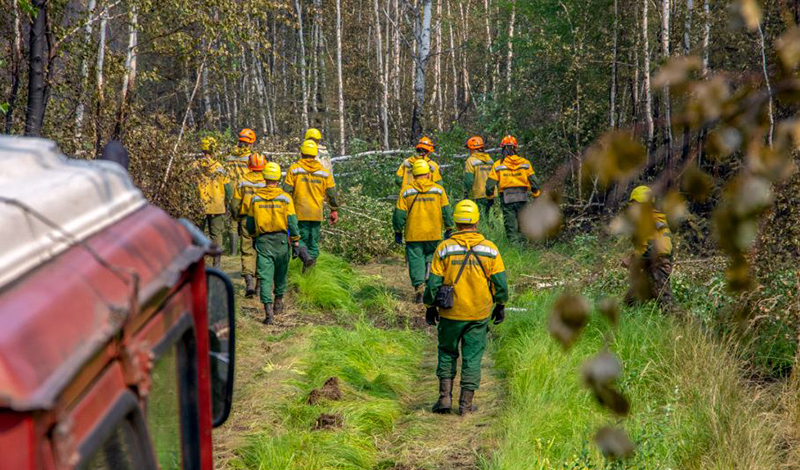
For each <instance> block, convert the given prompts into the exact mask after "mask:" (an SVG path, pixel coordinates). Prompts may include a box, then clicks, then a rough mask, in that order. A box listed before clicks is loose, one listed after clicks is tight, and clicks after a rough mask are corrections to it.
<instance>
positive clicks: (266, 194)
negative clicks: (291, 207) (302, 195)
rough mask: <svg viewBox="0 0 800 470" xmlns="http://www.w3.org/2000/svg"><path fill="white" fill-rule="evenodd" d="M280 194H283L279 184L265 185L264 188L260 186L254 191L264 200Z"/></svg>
mask: <svg viewBox="0 0 800 470" xmlns="http://www.w3.org/2000/svg"><path fill="white" fill-rule="evenodd" d="M281 194H283V190H282V189H281V188H280V186H267V187H266V188H260V189H259V190H258V191H256V196H260V197H261V198H262V199H266V200H270V199H275V198H276V197H278V196H280V195H281Z"/></svg>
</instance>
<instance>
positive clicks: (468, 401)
mask: <svg viewBox="0 0 800 470" xmlns="http://www.w3.org/2000/svg"><path fill="white" fill-rule="evenodd" d="M473 397H475V390H464V389H463V388H462V389H461V396H460V397H458V414H460V415H461V416H464V415H465V414H467V413H472V412H474V411H478V407H477V406H475V405H473V404H472V398H473Z"/></svg>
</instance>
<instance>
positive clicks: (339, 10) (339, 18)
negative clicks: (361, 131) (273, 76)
mask: <svg viewBox="0 0 800 470" xmlns="http://www.w3.org/2000/svg"><path fill="white" fill-rule="evenodd" d="M336 78H337V81H338V82H339V83H338V85H339V86H338V91H339V152H340V153H341V154H345V153H347V149H346V146H345V142H346V141H345V135H344V132H345V129H344V80H343V78H342V0H336Z"/></svg>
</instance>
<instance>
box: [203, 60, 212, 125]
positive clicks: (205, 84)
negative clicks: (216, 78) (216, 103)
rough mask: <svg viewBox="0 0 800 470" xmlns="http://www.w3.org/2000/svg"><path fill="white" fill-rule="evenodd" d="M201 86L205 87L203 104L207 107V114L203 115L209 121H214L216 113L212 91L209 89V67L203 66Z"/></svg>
mask: <svg viewBox="0 0 800 470" xmlns="http://www.w3.org/2000/svg"><path fill="white" fill-rule="evenodd" d="M201 86H202V88H203V105H204V107H205V116H203V118H204V119H206V120H207V121H208V122H212V121H213V118H214V115H213V111H212V108H211V92H210V90H209V89H208V86H209V85H208V67H203V76H202V83H201Z"/></svg>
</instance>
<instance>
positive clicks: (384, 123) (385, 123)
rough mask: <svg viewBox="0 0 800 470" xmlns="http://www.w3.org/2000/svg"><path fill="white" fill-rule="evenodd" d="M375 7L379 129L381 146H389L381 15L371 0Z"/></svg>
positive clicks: (376, 4) (375, 3) (386, 147)
mask: <svg viewBox="0 0 800 470" xmlns="http://www.w3.org/2000/svg"><path fill="white" fill-rule="evenodd" d="M372 4H373V6H374V8H375V51H376V54H375V55H376V59H377V64H378V66H377V69H378V78H379V80H380V83H381V129H382V130H383V148H384V149H388V148H389V84H388V83H386V73H385V70H384V68H383V67H384V64H383V36H382V33H381V15H380V8H379V6H378V0H373V2H372Z"/></svg>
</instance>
